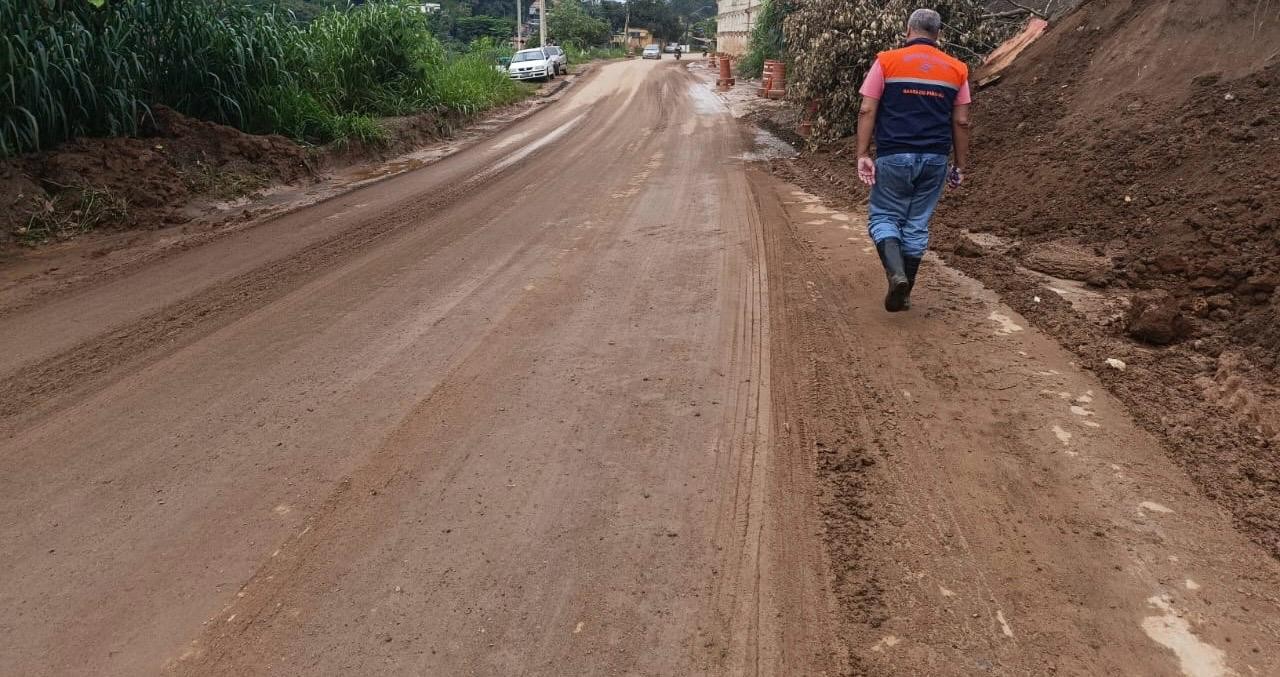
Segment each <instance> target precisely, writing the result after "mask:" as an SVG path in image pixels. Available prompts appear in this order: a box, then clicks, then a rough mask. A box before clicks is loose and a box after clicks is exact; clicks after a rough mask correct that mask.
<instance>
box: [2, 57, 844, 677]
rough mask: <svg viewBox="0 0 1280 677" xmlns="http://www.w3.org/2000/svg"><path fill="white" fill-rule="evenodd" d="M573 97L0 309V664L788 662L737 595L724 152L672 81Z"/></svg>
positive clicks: (565, 670)
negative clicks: (319, 195)
mask: <svg viewBox="0 0 1280 677" xmlns="http://www.w3.org/2000/svg"><path fill="white" fill-rule="evenodd" d="M575 88H576V91H574V92H573V93H572V94H571V95H570V96H568V97H567V98H566V99H565V100H564V101H562V102H561V103H560V104H558V105H557V106H555V107H554V109H553V110H548V111H545V112H543V113H540V114H539V115H537V116H534V117H532V118H530V119H528V120H525V121H523V122H521V123H519V124H517V125H515V126H513V127H511V128H510V129H508V130H506V131H505V132H504V133H502V134H500V135H498V136H496V137H495V138H493V139H492V140H490V141H488V142H486V143H483V144H481V145H478V146H475V147H473V148H471V149H469V150H468V151H466V152H463V153H461V154H458V155H456V156H453V157H451V158H449V159H447V160H446V161H443V162H440V163H437V164H434V165H432V166H430V167H427V168H425V169H422V170H418V171H415V172H412V173H409V174H406V175H403V176H400V177H398V178H394V179H391V180H388V181H384V182H382V183H379V184H376V185H374V186H372V187H368V188H365V189H363V190H360V191H358V192H355V193H352V194H350V195H348V196H345V197H342V198H340V199H336V200H332V201H329V202H326V203H323V204H321V205H318V206H316V207H313V208H310V209H306V210H303V211H300V212H296V213H294V214H292V215H289V216H286V217H284V218H282V219H279V220H277V221H274V222H271V223H268V224H266V225H264V226H261V227H259V228H257V229H254V230H252V231H249V232H246V233H243V234H240V235H238V236H236V237H234V238H229V239H224V240H221V241H219V242H216V243H214V244H211V245H209V246H206V247H202V248H199V249H195V250H192V251H189V252H186V253H183V254H179V255H176V256H173V257H170V258H168V259H167V260H164V261H162V262H160V263H157V264H155V265H152V266H150V267H147V268H145V269H143V270H140V271H138V272H136V273H134V274H132V275H128V276H126V277H123V278H121V279H117V280H114V281H110V282H108V283H106V284H103V285H99V286H94V287H89V288H87V289H85V290H83V291H81V292H78V293H76V294H73V295H70V296H67V297H65V298H59V299H55V300H53V301H51V302H48V303H45V304H43V305H41V306H40V307H38V308H36V309H34V310H29V311H23V312H20V313H18V314H16V315H10V316H9V317H6V318H5V320H4V323H3V329H0V339H2V340H3V350H0V355H2V357H0V371H2V372H3V379H4V380H3V385H2V386H0V392H3V399H4V401H5V402H6V407H5V411H4V412H3V417H4V418H3V427H4V439H3V442H2V443H0V445H2V446H0V515H3V525H2V526H0V541H3V542H4V543H6V547H5V548H4V549H3V551H2V552H0V569H2V570H4V571H5V572H6V574H5V576H3V577H2V581H3V582H0V607H3V608H4V609H6V610H7V611H6V613H5V614H4V616H3V618H2V619H0V674H27V675H35V674H95V675H103V674H119V675H140V674H150V673H154V672H157V671H159V670H162V669H164V670H170V671H174V672H177V673H190V674H235V675H242V674H249V673H260V674H308V675H317V674H343V675H350V674H440V675H444V674H612V673H632V674H634V673H640V674H690V673H698V672H711V671H718V670H721V669H725V668H729V669H733V670H734V671H742V670H746V669H751V668H754V667H755V666H757V665H771V664H772V665H780V664H781V662H782V661H784V660H785V661H799V664H804V662H805V661H808V660H809V656H808V654H807V653H806V652H808V651H810V649H811V647H809V646H807V645H805V644H804V641H805V638H795V640H794V641H792V640H793V638H791V637H785V638H784V637H783V636H782V633H781V632H780V631H779V630H778V627H779V624H780V623H781V622H782V621H783V620H784V618H781V617H779V616H778V613H779V609H777V608H775V606H774V604H773V600H772V599H771V598H770V597H769V595H770V591H771V588H770V587H769V585H768V584H767V581H764V580H763V578H764V577H763V576H762V574H761V570H762V568H763V564H762V563H763V562H764V561H766V560H765V559H764V558H765V557H766V556H765V555H762V554H761V545H760V543H761V533H762V528H763V525H764V523H765V522H769V521H771V520H772V521H776V517H775V516H773V515H770V516H768V517H766V516H765V515H764V508H765V506H766V505H767V502H768V499H767V498H766V497H765V496H764V489H765V486H764V484H763V480H764V474H763V470H764V467H765V466H766V465H767V464H769V463H770V462H771V461H770V459H769V456H768V451H769V448H770V447H769V432H770V431H769V420H770V417H769V411H770V408H769V407H770V405H769V383H768V368H767V365H768V359H769V335H768V329H767V300H766V298H765V293H764V292H765V282H764V269H763V265H762V257H761V252H760V235H761V231H760V228H759V226H760V224H759V221H758V219H757V217H756V212H755V210H754V208H753V207H752V204H751V201H750V200H749V198H748V194H747V184H746V178H745V174H744V172H743V162H742V161H741V160H734V159H733V157H734V156H735V154H740V153H741V152H742V149H743V144H742V141H741V138H740V134H739V131H738V128H737V127H736V126H735V125H734V123H733V121H732V119H731V118H729V116H728V115H727V114H726V113H725V111H724V109H723V107H722V106H721V105H720V104H719V102H718V101H717V100H716V99H715V97H714V95H713V94H711V92H710V90H707V89H705V88H703V87H702V86H701V84H700V83H697V82H695V81H694V79H692V78H691V77H690V76H689V75H688V74H687V73H686V72H685V71H684V70H683V69H680V68H678V67H677V66H676V64H674V63H673V62H663V63H662V64H653V63H640V62H632V63H623V64H616V65H612V66H610V67H608V68H607V69H605V71H604V72H603V73H600V74H598V75H597V76H596V77H593V78H590V79H588V80H587V81H585V82H580V83H576V85H575ZM795 557H810V560H809V561H810V562H816V561H817V556H816V554H814V553H813V552H809V553H805V552H799V553H796V554H795ZM795 562H797V563H800V564H801V565H803V561H802V560H798V559H797V560H795ZM790 568H791V569H793V570H795V571H802V570H804V569H805V567H804V566H792V567H790ZM809 569H811V570H815V571H816V567H809ZM788 585H790V586H791V587H792V589H793V592H794V589H795V588H796V586H797V585H799V586H803V585H807V583H805V581H804V580H798V581H793V582H790V583H788ZM801 593H802V594H814V595H815V597H814V599H817V598H816V592H814V593H806V592H804V590H801ZM795 599H796V602H797V603H796V604H793V605H792V607H791V608H792V609H793V610H794V609H799V611H789V612H788V613H793V612H794V613H805V614H809V615H813V616H815V618H816V613H817V610H818V604H817V603H809V604H807V605H805V606H803V607H801V606H800V603H801V602H804V599H803V598H795ZM793 620H800V619H793ZM811 620H812V619H811ZM793 625H794V627H814V628H817V627H821V624H820V623H817V622H796V623H794V624H793ZM806 635H808V633H806ZM787 642H792V644H787ZM823 646H825V643H824V644H823Z"/></svg>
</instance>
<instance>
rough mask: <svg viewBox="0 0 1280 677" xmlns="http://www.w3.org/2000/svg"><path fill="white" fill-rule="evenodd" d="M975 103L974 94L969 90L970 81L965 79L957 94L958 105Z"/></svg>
mask: <svg viewBox="0 0 1280 677" xmlns="http://www.w3.org/2000/svg"><path fill="white" fill-rule="evenodd" d="M971 103H973V94H972V93H970V92H969V81H968V80H965V81H964V85H963V86H962V87H960V93H959V94H957V95H956V105H957V106H965V105H968V104H971Z"/></svg>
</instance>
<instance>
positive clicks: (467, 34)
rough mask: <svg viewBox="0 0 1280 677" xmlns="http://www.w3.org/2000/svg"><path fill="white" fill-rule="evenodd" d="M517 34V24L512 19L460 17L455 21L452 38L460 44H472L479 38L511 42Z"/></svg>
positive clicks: (481, 16) (482, 16)
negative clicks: (512, 37)
mask: <svg viewBox="0 0 1280 677" xmlns="http://www.w3.org/2000/svg"><path fill="white" fill-rule="evenodd" d="M513 14H514V12H513ZM515 32H516V22H515V19H512V18H508V17H496V16H484V15H480V16H460V17H458V18H456V19H454V21H453V31H452V33H451V37H453V38H454V39H455V40H457V41H458V42H461V43H464V44H470V43H471V41H472V40H476V39H477V38H492V39H494V40H499V41H501V40H509V39H511V36H512V35H515Z"/></svg>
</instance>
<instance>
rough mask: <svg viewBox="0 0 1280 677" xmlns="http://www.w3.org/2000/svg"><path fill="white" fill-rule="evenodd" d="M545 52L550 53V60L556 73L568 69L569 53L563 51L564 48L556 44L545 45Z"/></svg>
mask: <svg viewBox="0 0 1280 677" xmlns="http://www.w3.org/2000/svg"><path fill="white" fill-rule="evenodd" d="M547 53H548V54H550V55H551V60H552V61H554V62H555V64H556V68H555V71H556V75H559V74H561V73H565V72H567V71H568V70H569V55H567V54H565V53H564V49H562V48H560V47H559V46H558V45H547Z"/></svg>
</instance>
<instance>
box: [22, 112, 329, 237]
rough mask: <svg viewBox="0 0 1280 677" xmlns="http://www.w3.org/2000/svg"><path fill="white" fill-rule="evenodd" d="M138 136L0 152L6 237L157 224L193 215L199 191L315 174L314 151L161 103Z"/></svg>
mask: <svg viewBox="0 0 1280 677" xmlns="http://www.w3.org/2000/svg"><path fill="white" fill-rule="evenodd" d="M153 118H154V120H153V122H152V124H151V125H150V126H149V128H148V129H147V130H145V133H144V135H143V136H140V137H137V138H124V137H118V138H107V139H76V140H74V141H71V142H68V143H66V144H63V145H62V146H60V147H58V148H57V149H55V150H52V151H47V152H42V153H35V154H31V155H26V156H23V157H19V158H13V159H9V160H4V161H0V239H3V238H7V239H8V240H7V242H8V243H12V242H14V241H22V240H28V241H30V240H39V239H55V238H57V237H60V236H66V235H73V234H75V232H74V231H76V230H82V229H88V228H90V227H92V228H104V227H105V228H123V227H130V228H154V227H160V226H163V225H168V224H172V223H177V222H181V221H183V220H185V219H186V218H188V217H187V216H185V215H184V211H183V209H184V207H185V206H186V205H187V204H188V202H189V201H190V199H191V198H192V197H194V196H197V195H208V196H212V197H215V198H231V197H238V196H240V195H243V194H245V193H247V192H251V191H252V190H255V189H257V188H261V187H263V186H266V185H269V184H272V183H278V182H288V181H294V180H297V179H299V178H302V177H304V176H306V175H307V174H309V173H310V170H309V168H308V161H307V151H306V150H305V149H304V148H302V147H301V146H299V145H298V144H296V143H293V142H292V141H289V140H288V139H285V138H284V137H281V136H256V135H251V134H245V133H243V132H240V131H238V130H236V129H233V128H231V127H226V126H223V125H218V124H215V123H212V122H206V121H201V120H195V119H192V118H188V117H186V116H183V115H181V114H179V113H177V112H174V111H172V110H170V109H168V108H164V107H156V108H155V109H154V111H153Z"/></svg>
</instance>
